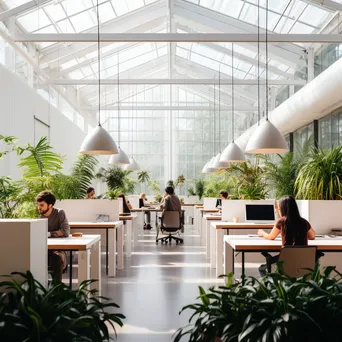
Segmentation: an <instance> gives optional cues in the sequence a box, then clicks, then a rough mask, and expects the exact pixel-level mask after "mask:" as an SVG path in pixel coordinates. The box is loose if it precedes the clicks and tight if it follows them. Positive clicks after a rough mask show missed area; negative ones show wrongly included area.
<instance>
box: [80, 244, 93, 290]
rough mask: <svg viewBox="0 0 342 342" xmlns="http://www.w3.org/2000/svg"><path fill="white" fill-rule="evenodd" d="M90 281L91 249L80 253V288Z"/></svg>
mask: <svg viewBox="0 0 342 342" xmlns="http://www.w3.org/2000/svg"><path fill="white" fill-rule="evenodd" d="M88 279H90V249H86V250H82V251H79V252H78V286H80V284H81V283H82V281H84V280H88Z"/></svg>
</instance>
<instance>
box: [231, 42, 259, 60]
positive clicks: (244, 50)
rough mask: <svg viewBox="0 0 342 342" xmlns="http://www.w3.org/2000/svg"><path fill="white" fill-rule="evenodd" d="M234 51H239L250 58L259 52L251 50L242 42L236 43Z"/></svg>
mask: <svg viewBox="0 0 342 342" xmlns="http://www.w3.org/2000/svg"><path fill="white" fill-rule="evenodd" d="M234 52H235V53H236V52H237V53H239V54H241V55H245V56H248V57H250V58H255V57H256V56H257V53H256V52H254V51H251V50H250V49H247V48H245V47H243V45H242V44H234Z"/></svg>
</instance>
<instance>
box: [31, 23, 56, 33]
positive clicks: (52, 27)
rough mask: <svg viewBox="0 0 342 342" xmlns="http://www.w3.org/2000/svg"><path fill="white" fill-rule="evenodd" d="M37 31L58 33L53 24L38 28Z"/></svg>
mask: <svg viewBox="0 0 342 342" xmlns="http://www.w3.org/2000/svg"><path fill="white" fill-rule="evenodd" d="M35 33H57V30H56V28H55V27H54V26H53V25H49V26H46V27H44V28H42V29H41V30H37V31H36V32H35Z"/></svg>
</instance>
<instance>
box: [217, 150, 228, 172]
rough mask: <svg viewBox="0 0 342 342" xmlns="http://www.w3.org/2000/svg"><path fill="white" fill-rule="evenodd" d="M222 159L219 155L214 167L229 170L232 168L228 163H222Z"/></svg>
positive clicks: (219, 154)
mask: <svg viewBox="0 0 342 342" xmlns="http://www.w3.org/2000/svg"><path fill="white" fill-rule="evenodd" d="M220 159H221V153H218V154H217V156H216V157H215V160H214V167H215V168H217V169H228V168H229V166H230V163H228V162H226V161H223V162H222V161H220Z"/></svg>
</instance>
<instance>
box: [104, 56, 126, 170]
mask: <svg viewBox="0 0 342 342" xmlns="http://www.w3.org/2000/svg"><path fill="white" fill-rule="evenodd" d="M117 103H118V141H119V154H115V155H112V156H110V158H109V164H113V165H125V164H129V163H130V161H129V159H128V157H127V154H126V153H125V151H124V150H123V149H121V148H120V133H121V132H120V82H119V57H118V101H117Z"/></svg>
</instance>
